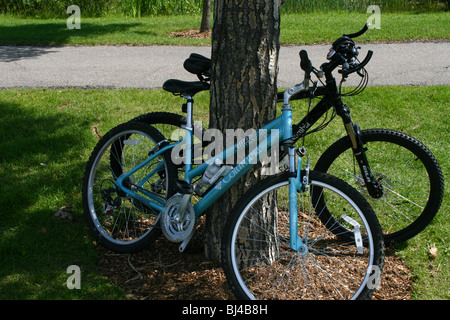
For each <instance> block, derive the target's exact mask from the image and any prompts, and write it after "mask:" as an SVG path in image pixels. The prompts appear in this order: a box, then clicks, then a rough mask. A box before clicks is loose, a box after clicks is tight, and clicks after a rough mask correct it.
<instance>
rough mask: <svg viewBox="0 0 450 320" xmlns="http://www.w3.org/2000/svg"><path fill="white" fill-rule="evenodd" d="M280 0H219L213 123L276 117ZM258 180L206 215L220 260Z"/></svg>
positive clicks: (208, 243) (241, 124)
mask: <svg viewBox="0 0 450 320" xmlns="http://www.w3.org/2000/svg"><path fill="white" fill-rule="evenodd" d="M280 5H281V0H248V1H233V0H216V1H214V24H213V30H212V61H213V67H212V77H211V90H210V94H211V97H210V99H211V101H210V102H211V103H210V127H211V128H217V129H219V130H221V131H222V132H225V130H226V129H237V128H240V129H243V130H247V129H249V128H256V127H260V126H261V125H263V124H266V123H267V122H269V121H270V120H272V119H274V118H275V115H276V92H277V85H276V83H277V72H278V54H279V49H280ZM257 178H258V172H257V171H254V172H250V173H248V174H247V175H246V176H245V177H243V179H241V181H240V182H239V183H237V184H236V185H235V186H233V188H232V189H230V190H229V191H228V192H227V193H226V194H225V195H223V196H222V198H221V199H220V201H218V202H217V203H216V204H215V205H214V206H213V207H212V208H211V209H210V212H209V214H208V215H207V219H206V233H205V237H206V238H205V254H206V256H207V257H208V258H210V259H214V260H217V261H220V245H221V239H222V230H223V227H224V224H225V222H226V218H227V216H228V213H229V212H230V211H231V209H232V208H233V207H234V205H235V204H236V201H237V199H238V198H239V196H241V195H242V194H243V193H244V192H245V190H246V185H248V184H247V183H246V182H247V181H248V182H251V181H252V180H254V179H257Z"/></svg>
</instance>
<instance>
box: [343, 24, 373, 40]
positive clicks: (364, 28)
mask: <svg viewBox="0 0 450 320" xmlns="http://www.w3.org/2000/svg"><path fill="white" fill-rule="evenodd" d="M368 29H369V24H368V23H366V24H365V25H364V27H363V28H362V29H361V30H359V31H358V32H355V33H350V34H344V37H349V38H356V37H359V36H361V35H363V34H364V33H365V32H366V31H367V30H368Z"/></svg>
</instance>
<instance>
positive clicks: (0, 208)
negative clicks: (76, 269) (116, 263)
mask: <svg viewBox="0 0 450 320" xmlns="http://www.w3.org/2000/svg"><path fill="white" fill-rule="evenodd" d="M18 94H23V93H18ZM30 99H31V98H30ZM34 99H39V96H38V95H35V97H34ZM27 101H28V100H27V99H23V103H22V102H20V103H17V102H11V101H0V132H1V136H2V139H1V141H0V181H1V183H0V194H1V196H0V212H1V215H0V279H3V280H5V279H7V278H10V280H11V281H13V283H14V290H13V289H11V294H13V295H17V294H18V295H19V297H18V298H20V299H23V298H24V297H26V298H28V297H29V296H30V295H33V294H35V293H36V292H35V291H34V289H33V288H32V287H33V286H32V285H31V286H30V285H27V282H31V283H38V284H39V285H44V284H45V283H47V282H48V283H51V285H47V287H45V286H43V288H48V289H51V288H52V285H53V286H54V283H53V282H55V283H57V281H56V280H55V279H56V277H55V274H61V273H62V272H64V271H65V269H64V268H66V267H67V266H69V265H71V264H73V263H77V264H80V265H83V264H86V258H85V257H84V256H83V254H85V253H86V251H88V250H89V248H87V246H88V245H89V244H86V243H83V241H82V240H79V239H82V238H83V236H85V234H86V232H85V230H84V221H82V219H80V217H79V216H75V220H74V221H72V222H70V223H69V222H66V221H62V220H58V219H57V218H56V217H54V213H55V212H56V210H57V208H58V207H57V206H64V205H66V203H67V202H66V201H73V199H78V198H77V196H76V193H79V192H80V190H81V180H82V175H83V171H84V166H85V160H84V159H83V158H82V157H81V156H80V155H81V154H82V153H83V150H84V148H85V146H86V144H85V143H84V140H85V139H86V137H87V136H86V132H88V133H90V130H89V116H86V115H80V114H76V113H69V112H64V111H61V112H54V111H51V112H46V111H45V110H41V109H37V108H35V109H32V108H28V107H27ZM30 101H31V100H30ZM42 108H47V106H45V105H43V106H42ZM49 108H60V109H57V110H63V107H61V106H56V105H55V106H54V107H49ZM68 159H70V160H69V161H68ZM55 199H56V200H55ZM75 205H76V203H74V207H75ZM78 207H79V205H78ZM78 214H79V213H78ZM74 215H75V212H74ZM74 239H75V240H74ZM86 248H87V249H86ZM61 270H62V271H61ZM3 280H1V281H0V291H3V290H8V289H9V288H8V287H5V286H7V285H8V283H9V282H8V280H5V281H3ZM21 287H22V288H21ZM44 290H45V289H44ZM68 291H70V290H68ZM2 294H3V297H5V296H4V295H5V294H6V295H8V292H2ZM2 294H0V296H2ZM39 294H45V292H42V293H39ZM57 294H59V293H57ZM11 297H13V296H11ZM43 298H49V296H43Z"/></svg>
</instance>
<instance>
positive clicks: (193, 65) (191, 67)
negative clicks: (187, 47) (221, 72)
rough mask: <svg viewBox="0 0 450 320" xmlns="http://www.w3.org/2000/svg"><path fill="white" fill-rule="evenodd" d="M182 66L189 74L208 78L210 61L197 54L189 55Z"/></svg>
mask: <svg viewBox="0 0 450 320" xmlns="http://www.w3.org/2000/svg"><path fill="white" fill-rule="evenodd" d="M183 66H184V68H185V69H186V70H187V71H189V72H190V73H193V74H196V75H205V76H210V73H211V66H212V64H211V59H209V58H207V57H205V56H202V55H200V54H198V53H191V55H190V56H189V58H187V59H186V60H185V61H184V64H183Z"/></svg>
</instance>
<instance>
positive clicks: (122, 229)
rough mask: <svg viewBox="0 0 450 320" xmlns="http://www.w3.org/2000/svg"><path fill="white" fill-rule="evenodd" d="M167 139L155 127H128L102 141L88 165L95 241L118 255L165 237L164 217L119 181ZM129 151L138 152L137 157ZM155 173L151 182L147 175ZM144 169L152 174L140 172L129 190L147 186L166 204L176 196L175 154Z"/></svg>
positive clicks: (87, 207) (87, 206)
mask: <svg viewBox="0 0 450 320" xmlns="http://www.w3.org/2000/svg"><path fill="white" fill-rule="evenodd" d="M164 139H165V138H164V137H163V136H162V135H161V134H160V133H159V132H158V131H157V130H156V129H154V128H152V127H151V126H148V125H145V124H143V123H139V122H128V123H124V124H121V125H119V126H117V127H115V128H113V129H111V130H110V131H109V132H108V133H107V134H106V135H105V136H104V137H103V138H102V139H100V140H99V142H98V143H97V145H96V147H95V148H94V150H93V152H92V154H91V156H90V158H89V160H88V162H87V165H86V170H85V175H84V179H83V187H82V197H83V207H84V211H85V218H86V220H87V224H88V226H89V228H90V230H91V231H92V232H93V234H94V236H95V238H96V239H97V240H99V241H100V243H101V244H102V245H103V246H104V247H106V248H108V249H110V250H112V251H114V252H118V253H132V252H137V251H140V250H142V249H144V248H146V247H147V246H148V245H149V244H150V243H152V242H153V241H154V240H156V238H157V237H158V236H159V235H160V234H161V230H160V228H159V226H158V223H159V212H158V211H157V210H155V209H152V208H150V207H149V206H147V205H146V204H145V203H144V202H142V201H140V200H138V199H135V198H133V197H129V196H127V195H126V194H124V192H123V191H120V190H118V188H116V185H115V181H116V179H117V178H118V177H119V176H120V175H122V173H124V172H128V171H129V170H130V169H132V168H133V167H134V166H135V165H137V164H138V163H140V162H142V161H143V160H145V159H147V158H148V154H149V151H150V150H151V149H152V148H153V147H155V146H156V145H157V144H158V143H159V142H161V141H163V140H164ZM128 150H129V151H130V152H131V151H132V155H131V156H128ZM158 166H160V167H158ZM154 168H159V169H157V171H156V173H155V174H154V176H152V177H151V178H148V180H146V179H147V177H146V178H144V174H145V176H147V175H148V174H149V172H151V171H150V170H153V169H154ZM144 169H145V170H147V171H145V172H143V173H141V171H139V172H137V173H135V174H134V175H132V176H131V177H130V178H129V180H127V181H126V183H127V184H128V185H129V186H128V187H129V188H137V185H138V183H137V181H142V184H141V185H140V188H141V189H146V190H150V191H149V192H151V193H152V194H154V195H157V196H158V197H159V198H160V199H161V202H162V204H163V202H164V201H165V199H168V198H169V197H170V196H172V195H173V193H174V191H173V189H172V187H171V185H170V183H169V182H170V181H172V179H174V178H175V177H176V169H175V167H174V165H173V163H172V162H171V160H170V151H168V152H166V153H164V154H162V155H161V156H159V157H157V158H155V159H154V160H153V161H152V162H150V163H149V164H148V165H147V166H145V168H144ZM144 169H143V170H144ZM150 179H151V180H150Z"/></svg>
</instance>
